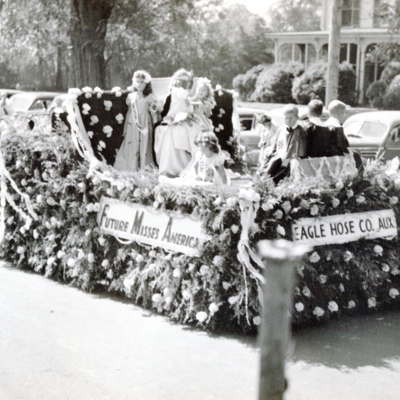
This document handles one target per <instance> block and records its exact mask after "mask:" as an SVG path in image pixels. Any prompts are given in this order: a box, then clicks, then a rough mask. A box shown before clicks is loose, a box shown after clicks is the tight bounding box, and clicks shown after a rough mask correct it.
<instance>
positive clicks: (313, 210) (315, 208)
mask: <svg viewBox="0 0 400 400" xmlns="http://www.w3.org/2000/svg"><path fill="white" fill-rule="evenodd" d="M318 213H319V208H318V206H317V205H316V204H314V205H313V206H312V207H311V208H310V214H311V215H318Z"/></svg>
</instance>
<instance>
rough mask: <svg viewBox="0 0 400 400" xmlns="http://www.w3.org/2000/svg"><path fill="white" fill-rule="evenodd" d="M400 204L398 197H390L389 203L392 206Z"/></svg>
mask: <svg viewBox="0 0 400 400" xmlns="http://www.w3.org/2000/svg"><path fill="white" fill-rule="evenodd" d="M398 202H399V198H398V197H397V196H393V197H390V198H389V203H390V204H391V205H393V206H394V205H395V204H397V203H398Z"/></svg>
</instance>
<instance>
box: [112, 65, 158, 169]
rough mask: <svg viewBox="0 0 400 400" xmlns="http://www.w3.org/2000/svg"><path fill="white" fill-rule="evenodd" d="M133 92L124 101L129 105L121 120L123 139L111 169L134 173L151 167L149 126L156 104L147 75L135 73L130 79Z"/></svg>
mask: <svg viewBox="0 0 400 400" xmlns="http://www.w3.org/2000/svg"><path fill="white" fill-rule="evenodd" d="M132 89H133V93H130V94H129V95H128V97H127V99H126V102H127V104H128V106H129V109H128V113H127V115H126V119H125V126H124V140H123V142H122V145H121V147H120V148H119V150H118V153H117V156H116V158H115V162H114V168H116V169H118V170H120V171H131V172H136V171H138V170H140V169H143V168H144V167H145V166H147V165H153V164H154V160H153V124H154V123H155V122H156V120H157V115H158V111H159V108H160V105H159V103H158V100H157V97H156V96H155V95H154V94H153V90H152V87H151V76H150V74H149V73H147V72H146V71H136V72H135V73H134V74H133V78H132Z"/></svg>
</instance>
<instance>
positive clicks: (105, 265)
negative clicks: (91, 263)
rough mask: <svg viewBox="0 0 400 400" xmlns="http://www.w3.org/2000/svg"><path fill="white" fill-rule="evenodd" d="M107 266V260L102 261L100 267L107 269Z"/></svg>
mask: <svg viewBox="0 0 400 400" xmlns="http://www.w3.org/2000/svg"><path fill="white" fill-rule="evenodd" d="M109 265H110V263H109V262H108V260H103V261H102V262H101V266H102V267H103V268H108V266H109Z"/></svg>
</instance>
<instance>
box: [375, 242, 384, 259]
mask: <svg viewBox="0 0 400 400" xmlns="http://www.w3.org/2000/svg"><path fill="white" fill-rule="evenodd" d="M374 253H376V254H378V256H381V255H382V253H383V248H382V247H381V246H379V244H377V245H376V246H374Z"/></svg>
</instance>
